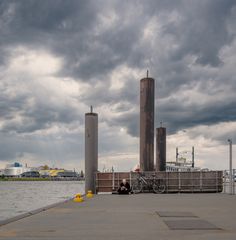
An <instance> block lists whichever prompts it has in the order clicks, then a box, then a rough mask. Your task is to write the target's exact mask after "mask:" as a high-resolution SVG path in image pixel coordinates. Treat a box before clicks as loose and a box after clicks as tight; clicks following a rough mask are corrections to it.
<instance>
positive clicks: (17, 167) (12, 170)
mask: <svg viewBox="0 0 236 240" xmlns="http://www.w3.org/2000/svg"><path fill="white" fill-rule="evenodd" d="M31 170H32V169H31V168H27V167H23V166H22V165H21V164H20V163H17V162H15V163H13V164H7V166H6V168H5V169H4V170H3V175H4V176H7V177H18V176H20V175H21V174H22V173H24V172H28V171H31Z"/></svg>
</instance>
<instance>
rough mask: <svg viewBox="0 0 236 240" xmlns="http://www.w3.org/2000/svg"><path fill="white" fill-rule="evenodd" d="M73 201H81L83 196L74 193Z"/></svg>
mask: <svg viewBox="0 0 236 240" xmlns="http://www.w3.org/2000/svg"><path fill="white" fill-rule="evenodd" d="M73 201H74V202H83V201H84V199H83V197H82V196H81V194H80V193H78V194H76V195H75V198H74V199H73Z"/></svg>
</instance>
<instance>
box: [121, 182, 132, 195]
mask: <svg viewBox="0 0 236 240" xmlns="http://www.w3.org/2000/svg"><path fill="white" fill-rule="evenodd" d="M130 190H131V189H130V185H129V183H128V182H127V181H126V179H123V180H122V182H121V183H120V187H119V189H118V193H119V194H129V193H130Z"/></svg>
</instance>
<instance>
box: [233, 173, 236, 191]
mask: <svg viewBox="0 0 236 240" xmlns="http://www.w3.org/2000/svg"><path fill="white" fill-rule="evenodd" d="M235 174H236V169H233V194H235V178H236V177H235Z"/></svg>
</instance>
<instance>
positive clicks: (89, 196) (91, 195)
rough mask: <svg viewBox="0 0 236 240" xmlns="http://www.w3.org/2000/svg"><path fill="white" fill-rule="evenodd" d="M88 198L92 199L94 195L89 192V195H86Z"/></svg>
mask: <svg viewBox="0 0 236 240" xmlns="http://www.w3.org/2000/svg"><path fill="white" fill-rule="evenodd" d="M86 197H87V198H92V197H93V193H92V191H91V190H88V193H87V194H86Z"/></svg>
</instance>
